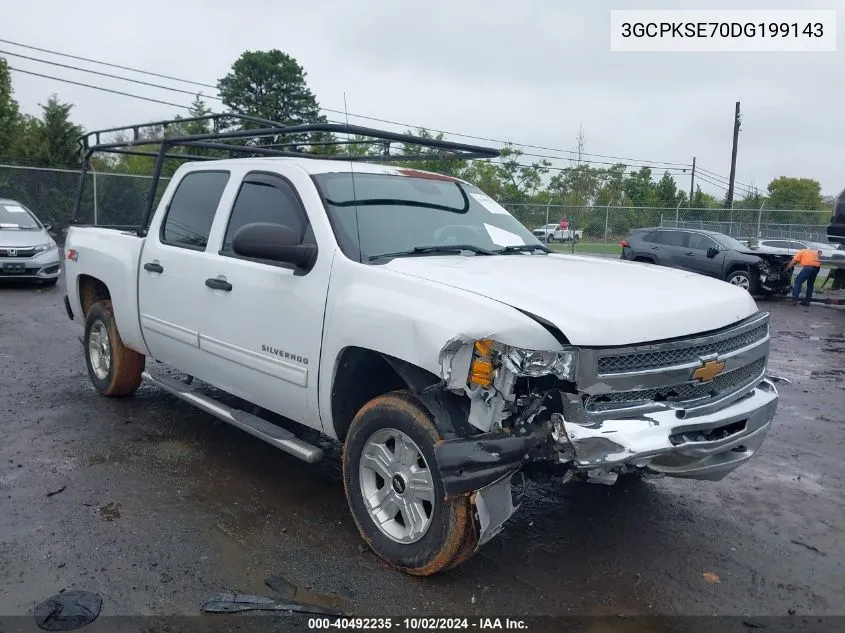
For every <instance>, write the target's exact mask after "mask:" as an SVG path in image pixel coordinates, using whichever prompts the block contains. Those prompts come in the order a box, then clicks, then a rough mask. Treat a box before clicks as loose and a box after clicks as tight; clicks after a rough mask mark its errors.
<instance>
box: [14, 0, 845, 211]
mask: <svg viewBox="0 0 845 633" xmlns="http://www.w3.org/2000/svg"><path fill="white" fill-rule="evenodd" d="M3 5H4V6H3V8H2V16H3V20H2V22H0V38H3V39H7V40H13V41H16V42H21V43H25V44H29V45H33V46H38V47H42V48H47V49H51V50H58V51H61V52H67V53H71V54H75V55H81V56H85V57H91V58H95V59H99V60H105V61H109V62H112V63H117V64H122V65H126V66H132V67H137V68H142V69H145V70H151V71H154V72H159V73H164V74H168V75H175V76H177V77H181V78H186V79H192V80H195V81H199V82H204V83H209V84H215V83H216V81H217V79H218V78H220V77H221V76H223V75H225V74H226V72H227V71H228V70H229V67H230V66H231V64H232V62H233V61H234V60H235V59H236V58H237V57H238V56H239V55H240V54H241V53H242V52H243V51H244V50H247V49H250V50H258V49H270V48H278V49H281V50H283V51H285V52H286V53H288V54H290V55H293V56H294V57H295V58H296V59H297V60H298V61H299V63H300V64H302V66H303V67H304V68H305V70H306V72H307V74H308V76H307V80H308V83H309V85H310V87H311V89H312V90H313V91H314V92H315V93H316V95H317V98H318V100H319V102H320V104H321V105H322V106H324V107H326V108H334V109H338V110H343V108H344V106H343V95H344V92H345V93H346V99H347V102H348V109H349V112H350V113H355V114H366V115H370V116H375V117H382V118H385V119H390V120H394V121H400V122H406V123H409V124H415V125H425V126H427V127H429V128H436V129H441V130H448V131H453V132H460V133H464V134H472V135H478V136H482V137H490V138H494V139H503V140H508V141H513V142H516V143H528V144H532V145H540V146H545V147H551V148H561V149H573V148H574V147H575V139H576V136H577V134H578V128H579V125H583V127H584V132H585V135H586V151H587V152H590V153H594V154H607V155H613V156H623V157H632V158H637V159H646V160H649V161H655V162H671V163H690V162H691V161H692V157H693V156H696V157H697V162H698V165H700V166H702V167H704V168H705V169H707V170H710V171H712V172H715V173H717V174H721V175H722V176H723V177H727V175H728V173H729V169H730V154H731V135H732V126H733V111H734V103H735V102H736V101H741V102H742V111H743V125H742V132H741V134H740V142H739V157H738V167H737V180H738V181H739V182H741V183H744V184H754V185H756V186H757V187H759V188H760V189H765V187H766V185H767V184H768V182H769V181H770V180H771V179H772V178H774V177H776V176H782V175H787V176H802V177H809V178H815V179H817V180H819V181H820V182H821V183H822V188H823V191H824V193H825V194H828V195H834V194H836V193H838V192H839V191H840V190H841V189H842V188H843V187H845V171H843V169H842V158H841V156H840V155H839V154H838V151H837V148H838V147H841V146H842V145H843V141H845V116H843V114H842V112H843V111H842V105H841V104H842V103H843V99H845V89H843V88H842V87H841V81H840V83H839V84H837V83H836V81H837V80H841V79H842V78H843V77H845V72H843V71H845V61H843V55H845V53H843V52H842V48H843V45H842V44H841V37H840V38H839V39H840V44H839V48H840V51H839V52H836V53H613V52H611V51H610V11H611V9H636V8H644V9H645V8H648V9H660V8H666V9H670V8H678V9H680V8H689V9H704V8H706V9H715V8H725V9H727V8H732V5H733V7H736V4H735V3H734V2H731V1H730V0H728V1H724V0H707V1H706V2H705V1H703V0H697V1H689V0H674V1H671V0H653V1H651V2H646V1H645V0H639V1H637V0H627V1H626V0H616V1H614V2H609V1H607V0H590V1H589V2H585V1H583V0H580V1H577V2H576V1H575V0H519V1H517V0H509V1H506V0H403V1H401V2H397V1H396V0H359V1H357V2H354V1H349V0H310V1H308V2H306V1H303V0H238V1H237V2H236V1H235V0H167V1H163V0H144V1H138V0H133V1H126V2H118V1H115V0H108V1H107V0H76V1H75V2H59V1H58V0H26V1H25V2H12V1H11V0H8V1H6V2H3ZM741 8H743V9H777V8H784V9H789V8H793V9H795V8H801V9H810V8H818V9H831V8H836V9H842V10H845V0H826V1H823V2H816V1H814V0H803V1H800V0H793V2H784V1H780V0H744V2H742V3H741ZM841 15H842V12H840V16H839V28H838V30H839V31H843V29H842V26H841V25H842V18H841ZM0 50H4V51H8V52H16V53H21V54H25V55H30V56H33V57H40V58H44V59H51V60H54V61H61V62H63V63H67V64H72V65H74V64H79V65H85V66H86V67H89V68H94V69H98V70H102V71H105V72H112V73H119V74H120V73H121V72H122V71H115V70H114V69H108V68H103V67H97V66H92V65H90V64H84V63H80V62H74V61H73V60H67V59H61V58H58V57H54V56H50V55H47V54H44V53H38V52H33V51H27V50H24V49H21V48H18V47H14V46H12V45H9V44H2V43H0ZM5 57H6V58H7V61H8V62H9V64H10V65H11V66H13V67H15V68H20V69H23V70H31V71H35V72H39V73H43V74H47V75H52V76H55V77H63V78H67V79H72V80H75V81H83V82H87V83H91V84H96V85H100V86H105V87H109V88H113V89H118V90H124V91H126V92H131V93H134V94H138V95H144V96H148V97H153V98H157V99H162V100H164V101H171V102H175V103H184V104H188V103H190V101H191V97H190V96H189V95H180V94H177V93H171V92H168V91H164V90H157V89H154V88H149V87H144V86H138V85H133V84H129V83H126V82H121V81H117V80H113V79H106V78H103V77H96V76H93V75H88V74H86V73H81V72H75V71H72V70H67V69H62V68H57V67H52V66H47V65H45V64H40V63H36V62H33V61H29V60H24V59H20V58H16V57H14V56H11V55H6V56H5ZM127 74H128V73H127ZM12 76H13V82H14V89H15V94H16V98H17V99H18V101H19V102H20V104H21V107H22V109H23V110H24V111H25V112H29V113H33V114H36V113H37V112H38V110H39V107H38V104H39V103H42V102H44V101H45V99H46V97H47V96H48V95H49V94H50V93H52V92H55V93H57V94H58V95H59V98H60V99H61V100H63V101H68V102H71V103H73V104H75V109H74V118H75V119H76V120H77V121H78V122H79V123H81V124H82V125H84V126H85V127H86V128H88V129H92V128H98V127H107V126H113V125H120V124H126V123H134V122H138V121H145V120H151V119H156V118H162V117H163V118H168V117H170V116H171V115H173V114H176V113H177V111H176V109H175V108H173V107H169V106H165V105H158V104H154V103H149V102H145V101H141V100H137V99H131V98H127V97H122V96H117V95H110V94H105V93H102V92H97V91H94V90H90V89H86V88H82V87H77V86H72V85H68V84H62V83H59V82H57V81H53V80H49V79H43V78H38V77H32V76H27V75H24V74H21V73H15V72H13V73H12ZM134 76H135V77H136V78H138V79H144V80H147V81H152V82H158V81H162V80H157V79H154V78H150V77H143V76H137V75H134ZM162 83H168V85H172V86H174V87H179V88H183V89H184V88H187V89H193V88H191V87H190V86H185V85H182V84H177V83H173V82H164V81H162ZM212 92H213V91H212V90H208V89H206V94H211V93H212ZM209 103H210V104H211V105H213V106H214V105H219V102H214V101H213V100H210V101H209ZM350 122H353V123H366V122H365V121H362V120H359V119H355V118H354V117H352V118H350ZM526 151H532V150H526ZM533 151H537V150H533ZM540 153H542V152H540ZM596 160H603V159H596ZM700 184H701V186H702V189H703V190H704V191H707V192H709V193H712V194H714V195H717V196H719V197H721V196H723V195H724V190H723V189H720V188H719V187H716V186H714V185H712V184H709V183H706V182H700ZM679 185H680V186H681V187H684V188H688V187H689V180H688V178H686V177H683V178H681V179H679ZM737 195H738V197H741V192H739V191H738V194H737Z"/></svg>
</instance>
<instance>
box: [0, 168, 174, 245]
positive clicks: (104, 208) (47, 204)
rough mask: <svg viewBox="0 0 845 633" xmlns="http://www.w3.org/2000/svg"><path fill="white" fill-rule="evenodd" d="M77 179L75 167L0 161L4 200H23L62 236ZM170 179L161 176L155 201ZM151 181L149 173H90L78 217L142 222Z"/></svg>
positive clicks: (73, 203) (102, 221)
mask: <svg viewBox="0 0 845 633" xmlns="http://www.w3.org/2000/svg"><path fill="white" fill-rule="evenodd" d="M79 177H80V172H79V171H76V170H68V169H43V168H38V167H19V166H14V165H0V198H10V199H12V200H17V201H18V202H22V203H23V204H24V205H26V206H27V207H29V208H30V209H31V210H32V211H33V213H35V215H37V216H38V218H39V219H40V220H41V221H42V222H44V223H45V224H52V225H53V229H54V231H55V232H56V233H57V234H58V235H61V233H62V232H63V230H64V229H66V228H67V227H68V225H69V224H70V222H71V219H72V218H73V213H74V208H75V206H76V197H77V192H78V190H79V179H80V178H79ZM169 180H170V179H169V178H161V179H160V182H159V185H158V188H157V191H156V202H157V201H158V199H159V198H160V196H161V194H162V193H163V192H164V189H165V187H166V186H167V183H168V181H169ZM151 183H152V178H151V177H150V176H139V175H135V174H119V173H108V172H88V173H87V174H86V176H85V185H84V187H83V190H82V203H81V205H80V209H79V217H78V219H79V221H80V222H84V223H89V224H96V225H118V226H138V225H140V224H141V222H142V220H143V217H144V210H145V208H146V201H147V196H148V195H149V190H150V185H151Z"/></svg>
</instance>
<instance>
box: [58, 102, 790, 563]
mask: <svg viewBox="0 0 845 633" xmlns="http://www.w3.org/2000/svg"><path fill="white" fill-rule="evenodd" d="M216 116H221V115H210V116H209V117H206V118H208V119H213V118H214V117H216ZM227 116H228V123H229V126H230V127H231V119H233V118H235V119H237V117H238V116H239V115H227ZM251 122H253V123H254V120H252V121H251ZM215 123H216V120H215ZM266 125H267V127H266V128H264V129H256V128H255V126H253V127H252V128H251V129H249V130H243V131H236V132H226V133H222V134H217V135H212V134H209V135H204V136H187V137H181V138H180V137H174V136H169V137H167V138H166V139H164V138H159V139H154V137H150V136H148V135H145V134H141V135H140V137H139V136H136V137H135V138H140V139H143V140H137V141H126V140H123V141H121V142H116V143H108V142H103V144H102V145H101V144H99V143H100V141H99V139H100V138H101V136H105V135H106V133H107V132H109V131H98V132H91V133H90V134H89V135H88V136H86V137H85V138H84V139H83V144H84V146H85V147H86V148H88V152H87V154H86V156H85V162H84V163H83V165H87V164H88V161H89V159H90V157H91V154H92V153H94V152H98V151H100V152H107V151H119V152H121V153H123V154H126V153H130V154H131V153H132V152H135V151H144V152H149V151H150V149H149V146H150V145H160V150H159V154H158V159H157V162H156V164H157V165H158V166H159V167H161V165H162V164H163V163H164V161H165V159H166V158H168V157H171V156H173V157H177V158H178V157H179V155H178V154H174V153H172V152H168V149H169V148H171V147H173V146H177V147H179V148H186V149H187V150H188V151H191V150H192V149H194V148H205V149H221V147H229V148H231V149H229V150H228V151H233V152H241V153H247V154H250V153H253V152H256V151H260V152H261V154H262V155H263V157H260V158H240V159H229V160H207V159H206V160H203V159H202V158H201V157H199V158H198V159H197V160H196V162H188V163H185V164H182V165H181V166H180V167H179V168H178V169H177V170H176V172H175V173H174V174H173V176H172V178H171V180H170V182H169V184H168V186H167V188H166V190H165V191H164V192H163V195H162V197H161V200H160V202H159V203H158V206H157V207H156V208H154V206H153V196H149V197H148V203H147V206H146V209H145V211H144V216H143V217H140V218H139V219H138V223H137V227H136V228H135V229H134V230H127V228H126V227H125V226H124V227H102V226H80V225H79V218H78V212H79V210H80V208H81V204H82V200H83V199H84V196H82V193H83V192H82V188H81V189H80V196H79V198H78V199H77V218H76V222H77V224H75V225H74V226H72V227H71V229H70V230H69V231H68V235H67V243H66V245H65V257H66V280H67V293H68V294H67V296H66V297H65V308H66V310H67V312H68V316H69V317H70V318H71V319H72V320H73V321H75V322H76V323H77V324H78V325H79V326H80V327H81V328H83V329H84V337H83V341H84V347H83V350H84V358H85V361H84V362H85V363H86V366H87V369H88V375H89V378H90V380H91V383H92V384H93V386H94V388H95V389H96V390H97V391H99V392H100V393H102V394H103V395H106V396H125V395H128V394H131V393H133V392H134V391H135V390H136V389H137V388H138V386H139V385H140V383H141V382H142V380H146V381H147V382H149V383H151V384H153V385H155V386H157V387H158V388H160V389H162V390H164V391H166V392H168V393H170V394H172V395H173V396H175V397H177V398H180V399H182V400H184V401H186V402H188V403H190V404H192V405H194V406H196V407H198V408H200V409H201V410H203V411H205V412H207V413H208V414H210V415H212V416H216V417H218V418H220V419H221V420H224V421H226V422H228V423H229V424H231V425H233V426H235V427H237V428H240V429H242V430H244V431H245V432H247V433H250V434H252V435H254V436H255V437H257V438H260V439H261V440H263V441H265V442H267V443H269V444H271V445H272V446H275V447H277V448H279V449H280V450H282V451H285V452H287V453H289V454H291V455H294V456H296V457H298V458H300V459H302V460H304V461H306V462H313V461H316V460H319V459H321V458H322V457H323V450H322V449H321V447H320V446H318V445H317V444H318V443H317V442H316V441H315V440H314V439H311V438H309V437H308V434H309V433H310V434H312V435H314V434H316V435H322V436H323V437H328V438H330V439H332V440H336V441H337V442H339V443H341V444H342V445H343V452H342V458H341V460H342V476H343V482H344V488H345V491H346V499H347V503H348V505H349V508H350V511H351V514H352V518H353V520H354V522H355V524H356V525H357V527H358V530H359V532H360V534H361V536H362V538H363V539H364V541H365V542H366V543H367V544H368V545H369V546H370V547H371V548H372V549H373V551H375V552H376V553H377V554H378V555H379V556H381V557H382V558H383V559H384V560H386V561H388V562H389V563H390V564H391V565H393V566H394V567H396V568H398V569H400V570H402V571H405V572H408V573H410V574H414V575H421V576H426V575H431V574H435V573H438V572H441V571H446V570H449V569H452V568H454V567H455V566H457V565H459V564H461V563H462V562H463V561H465V560H466V559H468V558H469V557H470V556H472V555H473V554H474V553H475V552H476V551H477V550H478V548H479V547H481V546H482V545H483V544H484V543H486V542H488V541H489V540H490V539H491V538H493V537H494V536H495V535H496V534H498V533H499V532H500V531H501V529H502V528H503V526H504V524H505V522H506V521H507V520H508V518H509V517H511V516H512V514H513V513H514V512H515V511H516V509H517V508H518V506H519V502H520V498H521V497H520V492H519V491H520V490H521V489H522V485H521V484H522V483H523V482H524V480H525V478H535V479H537V480H545V479H547V478H548V477H550V476H556V477H560V478H561V480H560V481H561V483H562V484H563V483H565V482H568V481H570V480H573V479H574V480H582V481H587V482H592V483H601V484H612V483H614V482H615V481H616V480H617V478H618V477H620V476H628V475H638V474H662V475H665V476H669V477H682V478H687V479H696V480H711V481H715V480H720V479H722V478H724V477H725V476H727V475H728V474H729V473H731V472H733V471H734V470H735V469H737V468H738V467H740V466H741V465H742V464H744V463H746V462H747V461H748V460H749V459H751V458H752V456H753V455H754V454H755V452H756V451H757V450H758V449H759V448H760V446H761V445H762V443H763V441H764V438H765V436H766V433H767V431H768V429H769V427H770V425H771V422H772V419H773V416H774V414H775V410H776V408H777V404H778V392H777V389H776V387H775V384H774V382H773V379H772V378H771V377H769V376H768V373H767V359H768V356H769V316H768V314H767V313H765V312H760V311H759V310H758V307H757V305H756V304H755V302H754V300H753V299H752V297H751V295H750V294H749V293H748V292H747V291H745V290H744V289H742V288H739V287H737V286H732V285H730V284H726V283H724V282H723V281H720V280H718V279H712V278H709V277H706V276H704V275H699V274H696V273H691V272H685V271H680V270H675V269H670V268H665V267H658V266H650V265H646V264H639V263H633V262H626V261H620V260H611V259H606V260H599V259H595V258H591V257H581V256H577V255H565V254H560V253H552V252H550V250H549V249H548V248H547V247H546V246H544V245H543V244H542V243H541V242H540V241H539V240H537V239H536V238H535V237H534V236H533V235H532V234H531V232H530V231H528V230H527V229H526V228H525V227H523V226H522V224H520V222H519V221H518V220H517V219H516V218H514V217H513V216H512V215H511V214H510V213H508V211H507V210H506V209H504V208H503V207H501V206H500V205H498V204H497V203H496V202H495V201H493V200H492V199H491V198H490V197H488V196H487V195H485V194H484V193H483V192H482V191H481V190H479V189H478V188H477V187H475V186H473V185H471V184H469V183H467V182H464V181H462V180H459V179H456V178H453V177H450V176H444V175H442V174H436V173H432V172H426V171H419V170H415V169H407V168H402V167H392V166H386V165H375V164H366V163H356V164H353V163H352V162H351V161H350V160H339V159H338V157H337V156H335V157H333V159H332V160H325V159H321V158H319V157H316V156H311V157H308V155H305V156H299V157H291V156H290V154H291V152H289V151H283V150H277V149H274V148H273V147H271V146H269V145H268V146H249V145H245V144H238V141H239V140H240V141H242V140H244V139H254V138H261V137H271V136H272V137H276V138H278V137H283V136H284V135H285V134H290V133H296V134H302V135H305V134H307V133H312V132H331V133H334V134H351V135H358V136H364V135H369V136H370V137H373V138H376V139H386V140H388V141H397V142H400V143H405V144H415V145H421V146H423V147H430V148H435V149H441V150H448V151H449V153H450V155H451V156H454V157H457V158H462V159H466V157H470V158H479V157H491V156H492V157H495V156H497V155H498V151H497V150H491V149H488V148H475V147H472V146H468V145H461V144H457V143H449V142H447V141H441V140H432V139H420V138H419V137H413V136H409V135H398V134H394V133H390V132H380V131H378V130H370V129H368V128H361V127H358V126H348V125H337V124H316V125H303V126H292V127H289V128H285V127H282V126H280V125H278V124H274V123H272V122H269V123H268V124H266ZM139 127H141V126H130V127H128V128H124V129H122V130H111V131H110V132H116V133H120V132H123V133H124V135H125V136H124V139H126V138H131V136H130V134H128V133H127V132H128V131H131V130H133V129H137V128H139ZM216 128H217V126H216V125H215V129H216ZM94 139H96V142H97V144H96V145H94V144H89V142H90V141H91V140H94ZM224 141H233V142H234V143H235V144H230V145H226V144H225V143H224ZM276 142H278V141H276ZM138 146H143V147H142V148H138ZM277 147H278V146H277ZM384 158H385V157H381V158H380V160H384ZM181 159H182V160H183V161H184V160H186V158H185V155H182V157H181ZM159 177H160V170H159V171H158V172H157V173H155V174H154V178H153V180H152V182H151V191H156V190H157V189H156V187H157V185H158V180H159ZM82 178H83V179H84V178H85V167H83V172H82ZM84 182H85V181H84V180H83V183H84ZM100 217H102V216H100ZM551 285H555V286H559V287H561V288H565V289H566V290H567V291H566V292H561V293H549V292H548V288H549V287H550V286H551ZM573 297H577V300H573ZM153 360H155V361H159V363H153V362H149V361H153ZM168 368H169V369H168ZM194 378H196V379H197V380H194ZM208 385H211V386H213V387H215V388H216V389H209V388H208ZM219 390H222V391H224V392H227V393H228V394H230V395H232V396H234V397H235V398H229V397H226V398H220V396H219V395H218V394H219ZM115 406H117V405H115ZM266 412H270V413H272V414H275V416H271V415H269V414H268V413H266ZM268 483H269V482H268ZM514 484H516V485H514ZM270 485H272V484H270ZM642 512H643V520H646V519H647V518H648V517H649V509H648V508H647V507H643V508H642ZM572 520H577V516H575V515H573V518H572ZM667 520H671V519H667ZM324 527H325V529H334V528H333V527H332V526H324ZM560 529H561V530H566V526H565V525H563V526H561V527H560ZM551 536H552V537H553V538H554V537H556V535H551ZM558 536H559V535H558ZM531 538H543V535H542V534H536V535H532V537H531ZM268 546H276V545H275V544H273V543H269V544H268ZM573 556H577V552H573Z"/></svg>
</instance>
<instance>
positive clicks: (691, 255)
mask: <svg viewBox="0 0 845 633" xmlns="http://www.w3.org/2000/svg"><path fill="white" fill-rule="evenodd" d="M687 255H689V256H690V257H695V253H687Z"/></svg>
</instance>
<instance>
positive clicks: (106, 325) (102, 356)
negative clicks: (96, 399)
mask: <svg viewBox="0 0 845 633" xmlns="http://www.w3.org/2000/svg"><path fill="white" fill-rule="evenodd" d="M83 343H84V345H85V364H86V365H87V367H88V377H89V378H90V379H91V383H92V384H93V385H94V388H95V389H96V390H97V391H99V392H100V393H101V394H103V395H104V396H126V395H129V394H131V393H133V392H134V391H135V390H136V389H137V388H138V386H139V385H140V384H141V373H142V372H143V371H144V362H145V358H144V356H143V354H139V353H138V352H136V351H135V350H131V349H129V348H128V347H126V346H125V345H124V344H123V340H122V339H121V338H120V334H119V333H118V331H117V323H116V321H115V320H114V312H113V311H112V305H111V301H99V302H97V303H95V304H94V305H93V306H91V309H90V310H89V311H88V315H87V317H86V319H85V337H84V339H83Z"/></svg>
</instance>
